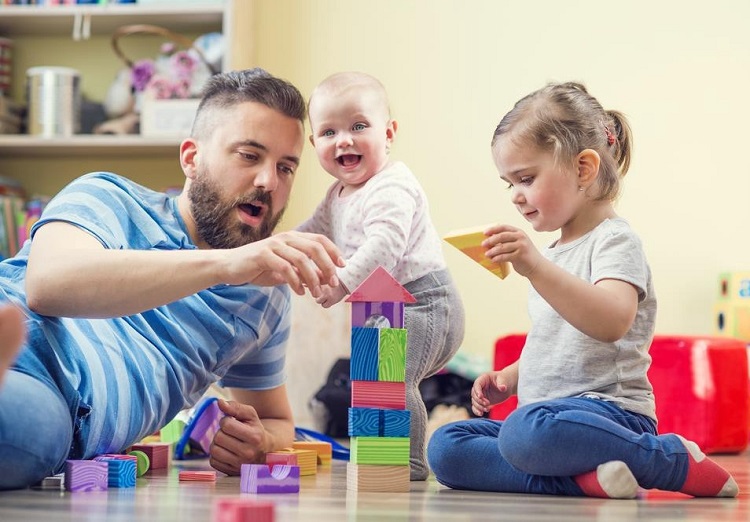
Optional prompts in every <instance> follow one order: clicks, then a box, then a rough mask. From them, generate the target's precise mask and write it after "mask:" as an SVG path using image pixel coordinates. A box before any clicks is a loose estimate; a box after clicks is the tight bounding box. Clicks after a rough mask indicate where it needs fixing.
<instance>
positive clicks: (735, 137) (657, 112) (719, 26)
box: [252, 0, 750, 357]
mask: <svg viewBox="0 0 750 522" xmlns="http://www.w3.org/2000/svg"><path fill="white" fill-rule="evenodd" d="M694 5H701V6H703V7H702V8H701V9H696V8H693V7H692V6H694ZM748 20H750V4H748V3H747V2H746V1H744V0H736V1H720V2H712V3H711V4H710V6H709V5H708V4H703V3H701V4H695V3H685V2H680V1H675V0H668V1H663V2H653V1H651V0H636V1H633V2H627V3H622V2H619V3H618V2H600V1H593V0H590V1H589V0H569V1H566V2H558V1H553V0H549V1H542V0H536V1H525V0H524V1H520V0H519V1H499V0H472V1H470V2H467V1H459V0H455V1H454V0H411V1H405V0H378V1H377V2H373V1H370V0H315V1H314V2H300V1H299V0H257V3H256V6H255V20H254V23H253V24H252V27H253V28H254V30H255V32H256V38H255V41H254V46H255V49H254V52H255V56H256V58H257V63H258V65H260V66H262V67H265V68H267V69H268V70H270V71H271V72H273V73H274V74H276V75H278V76H282V77H285V78H287V79H289V80H291V81H292V82H293V83H295V84H296V85H298V86H299V87H300V89H301V90H302V91H303V93H304V94H305V95H307V94H309V92H310V91H311V89H312V88H313V86H314V85H315V83H316V82H318V81H319V80H321V79H322V78H323V77H325V76H326V75H328V74H330V73H333V72H335V71H340V70H347V69H359V70H364V71H367V72H369V73H371V74H374V75H375V76H377V77H378V78H380V79H381V80H382V81H383V83H384V84H385V85H386V87H387V88H388V90H389V92H390V95H391V102H392V108H393V112H394V116H395V117H396V118H397V119H398V120H399V123H400V127H399V133H398V136H397V141H396V145H395V147H394V151H393V154H394V156H395V157H396V158H398V159H402V160H404V161H405V162H406V163H407V164H408V165H410V166H411V168H412V169H413V171H414V172H415V173H416V175H417V176H418V178H419V179H420V180H421V182H422V184H423V186H424V188H425V190H426V192H427V194H428V196H429V198H430V202H431V206H432V215H433V218H434V221H435V225H436V226H437V229H438V231H439V232H441V233H445V232H447V231H448V230H450V229H453V228H459V227H468V226H473V225H478V224H484V223H488V222H495V221H498V222H508V223H511V224H514V225H517V226H521V227H524V228H525V229H526V230H529V232H530V233H531V235H532V237H534V238H536V239H538V244H539V245H544V244H546V243H548V242H549V241H550V240H551V239H552V236H551V235H541V234H537V233H534V232H533V231H532V230H531V229H530V227H528V226H527V225H526V224H525V223H524V221H523V220H522V219H521V218H520V216H518V215H517V213H516V211H515V210H514V209H513V207H512V205H511V204H510V202H509V194H508V192H507V191H506V190H505V186H504V185H503V183H501V182H500V180H499V179H498V177H497V174H496V173H495V171H494V167H493V164H492V161H491V157H490V151H489V142H490V138H491V135H492V132H493V130H494V128H495V125H496V124H497V122H498V121H499V119H500V117H501V116H502V115H503V114H504V113H505V112H506V111H507V110H509V109H510V108H511V106H512V104H513V103H514V102H515V101H516V100H517V99H518V98H520V97H521V96H523V95H525V94H527V93H528V92H530V91H532V90H534V89H536V88H538V87H540V86H542V85H543V84H544V83H546V82H547V81H562V80H580V81H583V82H585V83H586V84H587V86H588V87H589V89H590V91H591V92H592V93H593V94H594V95H595V96H597V97H598V98H599V100H600V101H601V102H602V104H603V105H604V106H605V108H613V109H619V110H622V111H624V112H625V113H626V114H627V115H628V116H629V117H630V121H631V123H632V126H633V128H634V133H635V156H634V158H633V164H632V167H631V171H630V173H629V174H628V176H627V178H626V180H625V190H624V194H623V197H622V199H621V202H620V204H619V206H618V209H619V212H620V213H621V215H623V216H625V217H626V218H627V219H629V220H630V222H631V223H632V225H633V226H634V227H635V229H636V230H637V231H638V232H639V233H640V234H641V237H642V239H643V242H644V244H645V247H646V249H647V252H648V255H649V258H650V261H651V267H652V270H653V272H654V277H655V284H656V290H657V294H658V297H659V316H658V322H657V331H659V332H662V333H685V334H705V333H710V332H711V331H712V322H713V318H712V311H711V309H712V305H713V301H714V298H715V295H716V279H717V275H718V273H719V272H720V271H723V270H726V269H735V270H736V269H748V267H750V241H748V240H747V238H746V234H745V233H743V226H745V225H746V224H747V223H748V221H749V220H748V217H750V211H749V210H748V202H749V200H750V175H749V174H750V173H749V172H748V170H749V168H748V161H747V159H746V158H745V152H746V151H747V150H748V135H749V134H748V129H747V121H748V115H749V114H750V110H749V109H750V101H748V100H750V97H749V96H748V95H747V92H748V85H749V84H750V31H748V30H747V21H748ZM329 182H330V179H329V178H328V177H327V175H326V174H325V173H324V172H323V170H322V169H321V168H320V167H319V166H318V165H317V162H316V160H315V156H314V154H313V152H312V149H311V148H310V147H307V148H306V151H305V156H304V158H303V163H302V167H301V169H300V171H299V174H298V179H297V184H296V186H295V190H294V193H293V200H292V204H291V206H290V209H289V211H288V215H287V219H286V224H287V226H291V225H293V224H295V223H297V222H298V221H300V220H302V219H303V218H304V217H305V216H307V215H308V214H309V213H310V212H312V210H313V208H314V206H315V204H316V203H317V201H318V200H319V198H320V197H322V195H323V193H324V190H325V187H327V185H328V184H329ZM445 254H446V257H447V261H448V264H449V267H450V269H451V271H452V272H453V274H454V277H455V279H456V280H457V282H458V285H459V287H460V289H461V290H462V292H463V296H464V300H465V304H466V308H467V312H468V318H467V336H466V340H465V344H464V349H465V350H467V351H470V352H473V353H477V354H482V355H485V356H488V357H489V356H490V354H491V349H492V344H493V340H494V339H495V338H496V337H497V336H498V335H502V334H505V333H509V332H513V331H523V330H526V329H527V328H528V325H529V323H528V318H527V316H526V290H527V286H526V282H525V281H524V280H522V279H521V278H520V277H518V276H515V275H511V276H510V277H508V279H506V280H504V281H500V280H498V279H496V278H494V276H492V275H490V274H488V273H486V272H484V271H483V270H482V269H481V268H479V267H478V266H475V265H474V264H472V263H471V262H470V261H468V260H467V259H465V258H463V257H462V256H461V255H460V254H458V253H456V252H454V251H452V250H451V249H450V247H447V246H446V248H445Z"/></svg>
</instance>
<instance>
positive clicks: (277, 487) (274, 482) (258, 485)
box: [240, 464, 300, 493]
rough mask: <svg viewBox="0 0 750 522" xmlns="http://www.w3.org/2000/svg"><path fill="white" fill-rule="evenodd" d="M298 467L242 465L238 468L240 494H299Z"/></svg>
mask: <svg viewBox="0 0 750 522" xmlns="http://www.w3.org/2000/svg"><path fill="white" fill-rule="evenodd" d="M299 477H300V467H299V466H284V465H277V466H274V468H273V470H271V469H270V468H269V467H268V466H267V465H265V464H243V465H242V466H241V467H240V491H241V492H242V493H299V483H300V479H299Z"/></svg>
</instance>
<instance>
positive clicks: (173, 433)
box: [159, 418, 186, 446]
mask: <svg viewBox="0 0 750 522" xmlns="http://www.w3.org/2000/svg"><path fill="white" fill-rule="evenodd" d="M185 426H186V424H185V423H184V422H183V421H181V420H180V419H177V418H174V419H172V420H171V421H169V424H167V425H166V426H164V427H163V428H162V429H160V430H159V439H160V440H161V441H162V442H171V443H172V445H173V446H174V445H175V443H177V441H178V440H180V437H182V434H183V432H184V431H185Z"/></svg>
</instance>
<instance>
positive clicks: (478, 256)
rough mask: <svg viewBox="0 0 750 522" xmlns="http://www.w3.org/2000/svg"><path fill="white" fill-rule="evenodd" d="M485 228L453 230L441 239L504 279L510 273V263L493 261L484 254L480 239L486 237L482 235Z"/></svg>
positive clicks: (482, 239)
mask: <svg viewBox="0 0 750 522" xmlns="http://www.w3.org/2000/svg"><path fill="white" fill-rule="evenodd" d="M486 228H487V227H486V226H485V227H474V228H466V229H462V230H454V231H453V232H449V233H448V234H446V235H445V236H443V239H444V240H445V241H447V242H448V243H449V244H451V245H453V246H454V247H456V248H457V249H459V250H460V251H461V252H463V253H464V254H466V255H467V256H469V257H470V258H471V259H473V260H474V261H476V262H477V263H479V264H480V265H481V266H483V267H484V268H485V269H487V270H489V271H490V272H492V273H493V274H495V275H496V276H497V277H499V278H500V279H505V277H506V276H507V275H508V274H509V273H510V263H508V262H502V263H493V262H492V261H490V259H489V258H488V257H487V256H485V255H484V253H485V251H486V249H485V248H484V247H482V241H484V240H485V239H487V236H485V235H484V230H485V229H486Z"/></svg>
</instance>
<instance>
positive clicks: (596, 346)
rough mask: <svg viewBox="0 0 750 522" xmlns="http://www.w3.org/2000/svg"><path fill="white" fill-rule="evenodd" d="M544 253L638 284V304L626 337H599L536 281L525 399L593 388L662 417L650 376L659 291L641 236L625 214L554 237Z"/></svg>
mask: <svg viewBox="0 0 750 522" xmlns="http://www.w3.org/2000/svg"><path fill="white" fill-rule="evenodd" d="M543 255H544V256H545V257H547V258H548V259H550V260H551V261H552V262H553V263H555V264H556V265H558V266H560V267H561V268H563V269H564V270H566V271H567V272H570V273H571V274H574V275H576V276H578V277H580V278H581V279H583V280H585V281H589V282H590V283H592V284H593V283H596V282H597V281H601V280H602V279H617V280H620V281H625V282H628V283H630V284H632V285H633V286H635V287H636V288H637V289H638V312H637V313H636V317H635V321H634V322H633V326H632V327H631V328H630V331H628V333H627V334H626V335H625V336H624V337H623V338H621V339H620V340H618V341H616V342H614V343H605V342H600V341H597V340H595V339H592V338H591V337H589V336H588V335H585V334H584V333H582V332H580V331H579V330H577V329H576V328H574V327H573V326H572V325H570V324H569V323H568V322H567V321H565V319H563V318H562V317H561V316H560V314H558V313H557V312H556V311H555V310H554V309H553V308H552V307H551V306H550V305H549V304H547V302H546V301H545V300H544V299H542V297H541V296H540V295H539V294H538V293H537V292H536V290H534V288H533V287H531V290H530V292H529V306H528V308H529V316H530V317H531V323H532V326H531V330H530V331H529V334H528V336H527V338H526V344H525V346H524V348H523V351H522V352H521V359H520V363H519V375H518V402H519V405H521V406H523V405H525V404H530V403H533V402H538V401H543V400H549V399H556V398H564V397H579V396H584V395H591V396H596V397H598V398H600V399H603V400H607V401H611V402H613V403H615V404H617V405H618V406H620V407H622V408H624V409H626V410H629V411H632V412H635V413H640V414H643V415H647V416H649V417H651V418H653V419H654V420H656V408H655V404H654V394H653V388H652V387H651V383H650V382H649V380H648V377H647V376H646V372H647V371H648V368H649V365H650V364H651V356H650V355H649V354H648V349H649V346H650V345H651V340H652V339H653V334H654V321H655V318H656V296H655V295H654V289H653V286H652V281H651V269H650V268H649V266H648V262H647V261H646V256H645V255H644V252H643V247H642V245H641V241H640V239H639V238H638V236H637V235H636V234H635V233H634V232H633V230H632V229H631V228H630V225H629V224H628V223H627V221H625V220H624V219H622V218H619V217H618V218H614V219H607V220H605V221H604V222H602V223H601V224H600V225H598V226H597V227H596V228H595V229H594V230H592V231H591V232H589V233H588V234H586V235H585V236H583V237H581V238H580V239H578V240H576V241H573V242H572V243H567V244H564V245H560V246H557V245H556V244H553V245H551V246H550V247H549V248H547V249H546V250H545V251H544V252H543Z"/></svg>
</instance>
